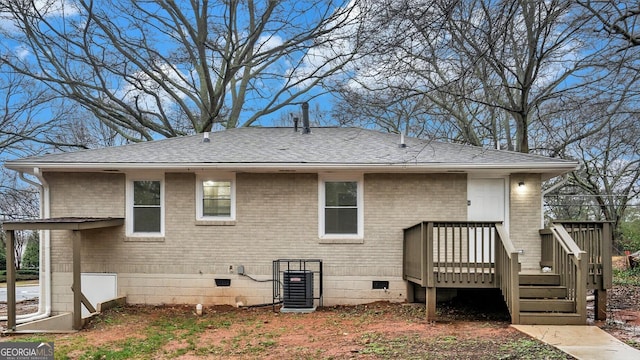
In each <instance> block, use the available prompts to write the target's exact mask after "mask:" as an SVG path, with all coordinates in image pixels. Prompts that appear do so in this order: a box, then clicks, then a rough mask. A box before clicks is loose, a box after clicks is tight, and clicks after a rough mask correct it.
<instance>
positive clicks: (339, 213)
mask: <svg viewBox="0 0 640 360" xmlns="http://www.w3.org/2000/svg"><path fill="white" fill-rule="evenodd" d="M319 195H320V199H319V203H320V209H319V212H320V237H322V238H361V237H362V233H363V224H364V221H363V206H362V204H363V196H362V177H361V176H358V177H333V176H329V177H327V176H324V177H321V179H320V189H319Z"/></svg>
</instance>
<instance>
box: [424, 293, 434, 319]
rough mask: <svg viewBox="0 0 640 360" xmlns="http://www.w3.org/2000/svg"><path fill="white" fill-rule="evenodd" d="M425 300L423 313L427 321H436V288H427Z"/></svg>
mask: <svg viewBox="0 0 640 360" xmlns="http://www.w3.org/2000/svg"><path fill="white" fill-rule="evenodd" d="M425 298H426V304H425V313H426V315H427V321H435V320H436V288H435V287H427V288H426V296H425Z"/></svg>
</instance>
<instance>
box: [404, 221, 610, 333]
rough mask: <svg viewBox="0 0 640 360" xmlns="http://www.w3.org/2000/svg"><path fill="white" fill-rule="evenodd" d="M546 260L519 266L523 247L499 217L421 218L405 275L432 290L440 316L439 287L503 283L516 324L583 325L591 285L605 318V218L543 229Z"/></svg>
mask: <svg viewBox="0 0 640 360" xmlns="http://www.w3.org/2000/svg"><path fill="white" fill-rule="evenodd" d="M540 234H541V247H542V259H541V261H540V263H541V266H548V267H550V268H551V269H553V272H551V273H539V274H525V273H521V272H520V265H519V262H518V252H517V251H516V249H515V247H514V246H513V244H512V243H511V241H510V239H509V237H508V235H507V234H506V232H505V231H504V229H503V227H502V225H501V224H500V223H486V222H422V223H419V224H416V225H414V226H412V227H410V228H407V229H405V235H404V256H403V259H404V261H403V276H404V279H406V280H408V281H411V282H413V283H416V284H418V285H420V286H422V287H425V288H426V299H427V317H428V318H434V317H435V306H436V305H435V298H436V296H435V293H436V289H437V288H499V289H500V290H501V292H502V294H503V298H504V300H505V302H506V304H507V306H508V308H509V312H510V314H511V319H512V322H513V323H514V324H585V323H586V290H587V289H593V290H595V294H596V318H598V319H603V318H604V317H605V316H606V289H608V288H610V287H611V252H610V249H611V240H612V239H611V233H610V228H609V224H607V223H577V222H571V223H570V222H563V223H561V222H558V223H553V224H552V225H551V226H550V227H549V228H548V229H544V230H541V231H540Z"/></svg>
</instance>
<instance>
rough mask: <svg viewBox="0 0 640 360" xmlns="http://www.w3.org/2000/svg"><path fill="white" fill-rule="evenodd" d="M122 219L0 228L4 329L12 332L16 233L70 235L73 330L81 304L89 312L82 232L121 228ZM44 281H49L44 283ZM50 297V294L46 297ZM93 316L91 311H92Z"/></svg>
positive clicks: (15, 224) (79, 321)
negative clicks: (4, 288) (3, 259)
mask: <svg viewBox="0 0 640 360" xmlns="http://www.w3.org/2000/svg"><path fill="white" fill-rule="evenodd" d="M122 225H124V219H122V218H51V219H37V220H22V221H10V222H5V223H3V225H2V227H3V229H4V231H5V232H6V234H7V329H8V331H15V330H16V276H15V272H16V271H15V261H14V258H13V253H14V249H15V245H14V239H15V231H16V230H70V231H71V232H72V239H71V247H72V254H73V286H72V290H73V329H75V330H80V329H81V328H82V304H84V305H85V306H86V307H87V309H89V310H90V311H91V309H92V308H93V307H92V306H91V304H90V303H89V301H88V300H87V298H86V297H85V296H84V295H83V294H82V291H81V289H82V284H81V282H80V278H81V272H82V268H81V258H80V254H81V248H82V247H81V245H82V231H83V230H89V229H99V228H106V227H114V226H122ZM47 281H49V280H48V279H47ZM48 295H49V296H51V294H48ZM93 312H95V310H94V311H93Z"/></svg>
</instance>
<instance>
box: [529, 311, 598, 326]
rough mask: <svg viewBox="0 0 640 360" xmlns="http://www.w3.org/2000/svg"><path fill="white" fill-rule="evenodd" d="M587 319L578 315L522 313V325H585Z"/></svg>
mask: <svg viewBox="0 0 640 360" xmlns="http://www.w3.org/2000/svg"><path fill="white" fill-rule="evenodd" d="M586 323H587V319H585V318H583V317H582V316H580V314H576V313H543V312H521V313H520V324H521V325H585V324H586Z"/></svg>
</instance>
